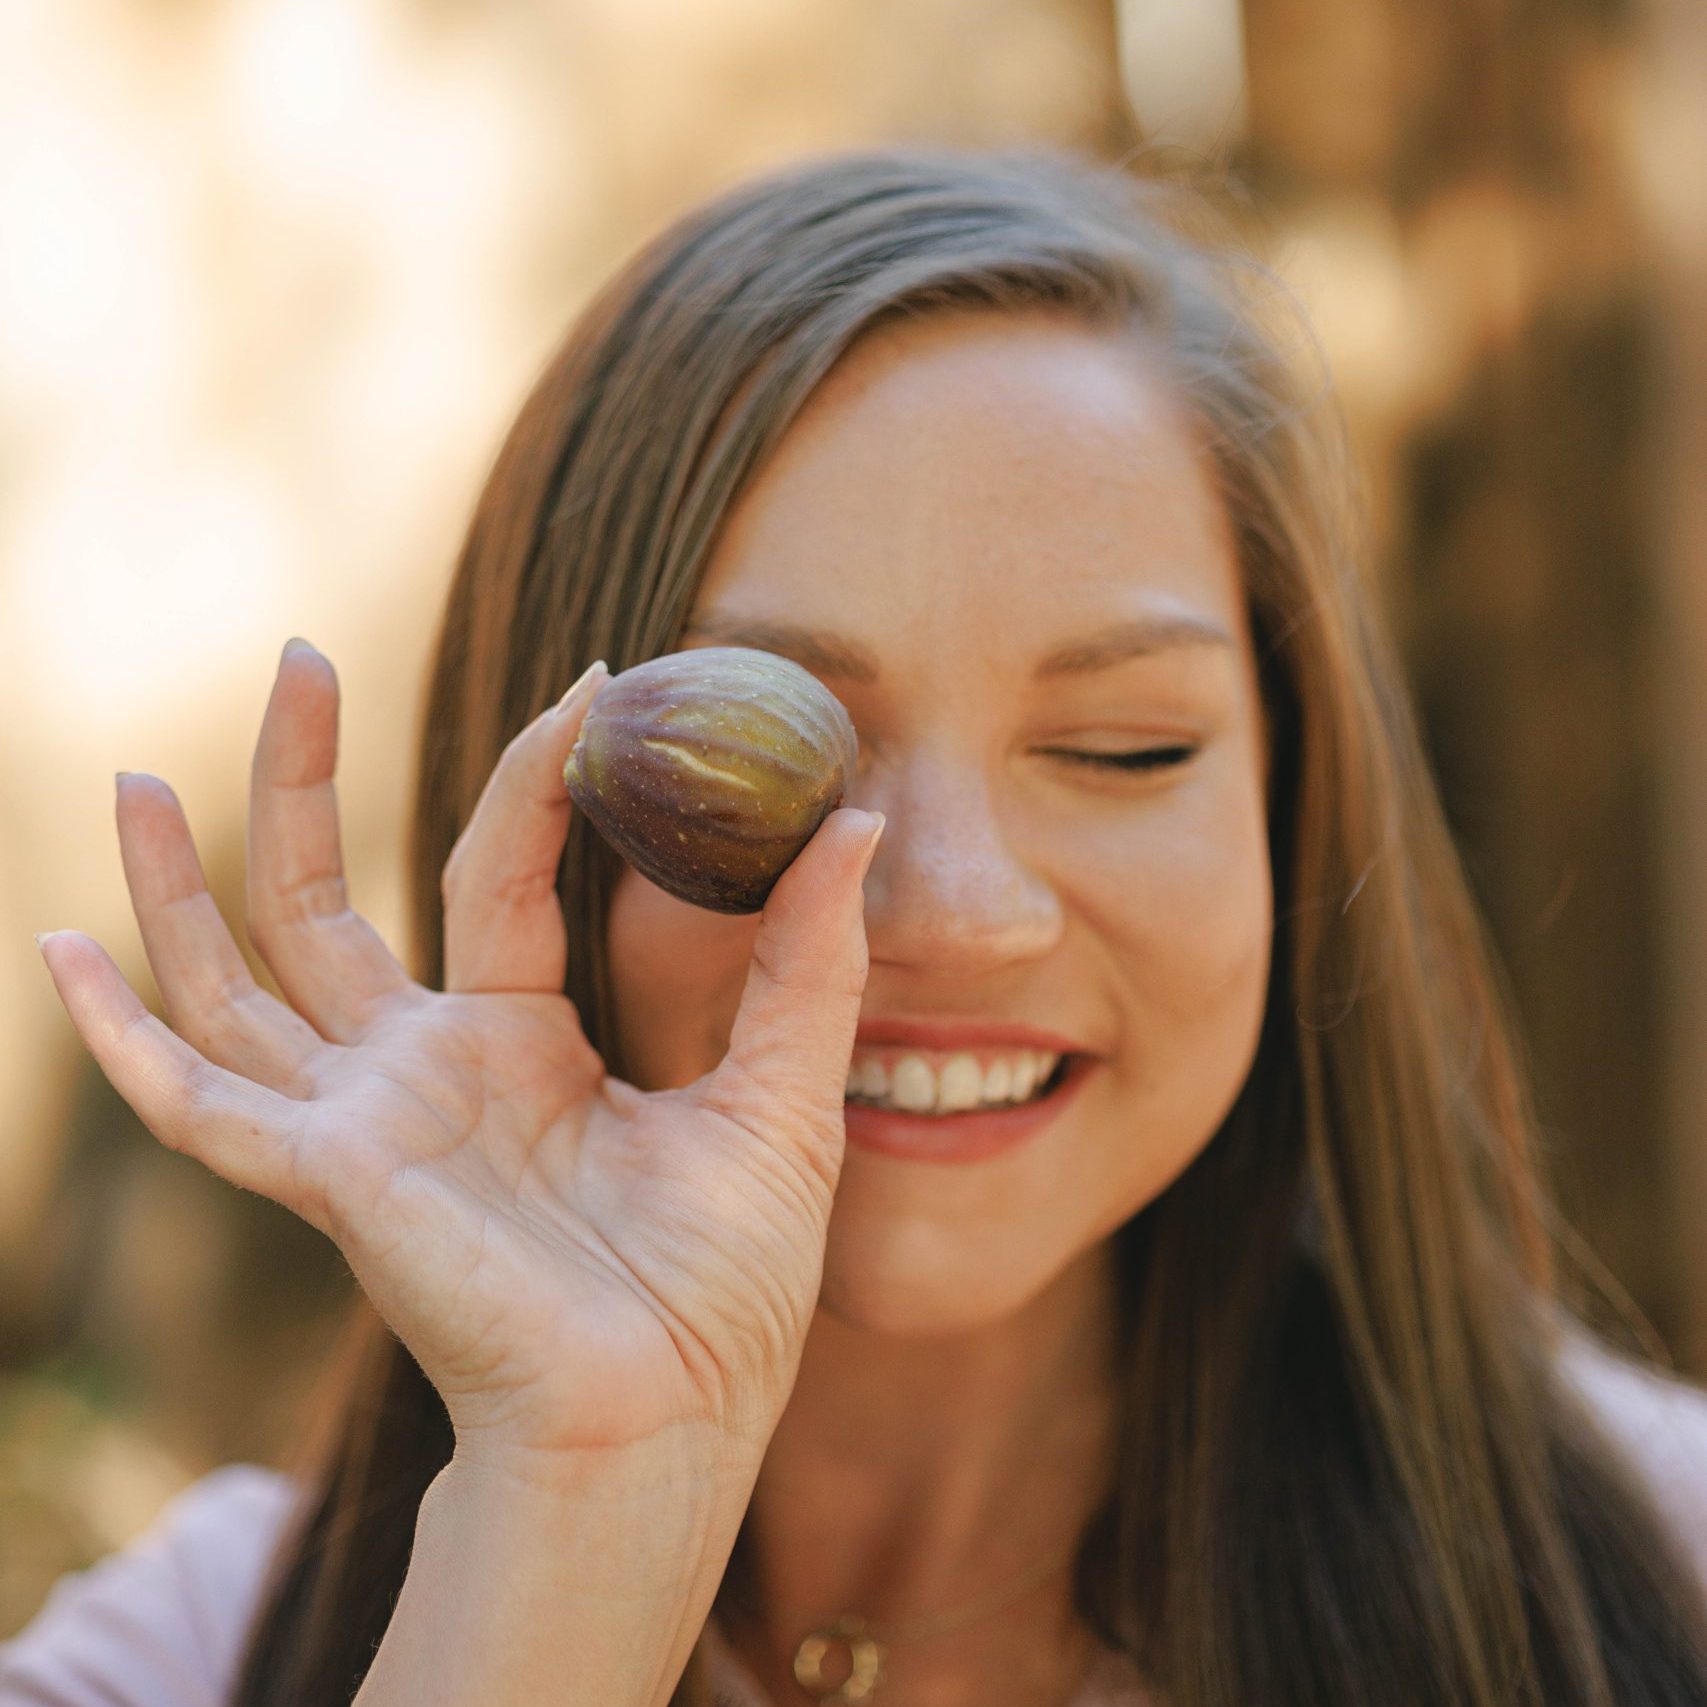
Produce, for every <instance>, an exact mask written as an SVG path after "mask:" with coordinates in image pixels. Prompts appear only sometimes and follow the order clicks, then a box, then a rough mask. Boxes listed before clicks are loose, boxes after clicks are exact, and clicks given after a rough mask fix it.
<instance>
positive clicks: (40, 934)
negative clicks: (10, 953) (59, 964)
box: [36, 931, 59, 948]
mask: <svg viewBox="0 0 1707 1707" xmlns="http://www.w3.org/2000/svg"><path fill="white" fill-rule="evenodd" d="M58 935H59V932H58V931H37V932H36V947H37V948H40V947H41V945H42V944H43V943H44V942H46V941H47V939H48V938H49V937H50V936H58Z"/></svg>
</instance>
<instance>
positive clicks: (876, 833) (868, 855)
mask: <svg viewBox="0 0 1707 1707" xmlns="http://www.w3.org/2000/svg"><path fill="white" fill-rule="evenodd" d="M866 817H868V818H869V819H871V821H872V823H873V824H874V825H875V826H876V827H875V828H874V829H873V830H872V832H871V839H870V841H868V842H867V843H866V844H865V860H864V863H863V864H862V865H861V866H860V868H859V874H860V876H861V877H862V878H863V877H864V876H865V874H866V873H867V872H868V871H870V870H871V862H872V860H873V859H875V858H876V857H877V844H878V843H879V842H880V841H882V840H883V826H884V825H885V824H887V823H888V822H889V820H888V819H887V818H886V817H885V816H884V815H883V814H882V813H881V812H868V813H866Z"/></svg>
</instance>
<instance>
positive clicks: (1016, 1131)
mask: <svg viewBox="0 0 1707 1707" xmlns="http://www.w3.org/2000/svg"><path fill="white" fill-rule="evenodd" d="M883 1041H888V1039H884V1040H883ZM909 1041H911V1040H910V1039H909ZM1096 1065H1097V1063H1096V1061H1095V1060H1094V1059H1093V1058H1092V1057H1091V1056H1089V1055H1072V1056H1069V1057H1068V1060H1067V1065H1066V1070H1065V1072H1064V1073H1063V1075H1062V1078H1061V1083H1060V1084H1058V1085H1057V1086H1056V1087H1055V1089H1054V1090H1052V1091H1051V1092H1050V1093H1049V1095H1048V1096H1046V1097H1040V1098H1038V1100H1037V1101H1036V1102H1025V1103H1020V1104H1019V1105H1018V1106H1017V1107H1014V1108H978V1109H965V1110H962V1111H961V1112H960V1113H959V1114H938V1115H930V1114H903V1113H901V1112H900V1111H899V1110H896V1109H887V1108H867V1107H865V1106H864V1105H863V1104H861V1103H856V1102H850V1103H847V1104H845V1105H844V1106H843V1109H842V1113H843V1115H844V1116H845V1117H846V1120H847V1129H848V1142H849V1143H850V1144H857V1145H858V1146H859V1147H860V1148H861V1149H862V1150H874V1151H876V1152H877V1153H878V1154H880V1155H884V1156H896V1157H899V1158H900V1159H901V1160H903V1161H909V1162H981V1161H983V1160H984V1159H985V1158H986V1157H988V1156H995V1155H999V1154H1000V1153H1001V1152H1002V1151H1004V1150H1011V1149H1012V1148H1013V1147H1014V1146H1015V1145H1016V1144H1019V1143H1023V1142H1024V1140H1025V1139H1027V1138H1029V1137H1031V1136H1032V1134H1033V1133H1035V1132H1037V1131H1038V1130H1039V1129H1040V1128H1041V1127H1043V1126H1046V1125H1047V1124H1048V1123H1049V1122H1050V1121H1051V1120H1053V1119H1054V1118H1055V1117H1056V1116H1057V1115H1058V1114H1059V1113H1060V1112H1061V1111H1062V1109H1064V1108H1065V1107H1066V1106H1067V1104H1068V1103H1069V1102H1071V1101H1072V1100H1073V1098H1074V1097H1075V1096H1077V1095H1078V1093H1079V1088H1080V1087H1081V1086H1082V1085H1083V1084H1084V1082H1085V1080H1086V1078H1087V1077H1088V1076H1089V1075H1090V1073H1091V1071H1092V1070H1093V1069H1094V1068H1095V1067H1096Z"/></svg>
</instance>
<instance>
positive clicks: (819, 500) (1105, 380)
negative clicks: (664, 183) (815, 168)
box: [694, 311, 1244, 651]
mask: <svg viewBox="0 0 1707 1707" xmlns="http://www.w3.org/2000/svg"><path fill="white" fill-rule="evenodd" d="M1243 602H1244V601H1243V595H1242V589H1241V587H1240V583H1239V576H1238V571H1237V564H1236V556H1235V552H1234V548H1233V544H1232V539H1231V530H1230V528H1229V526H1228V522H1227V518H1226V515H1225V512H1224V510H1223V507H1222V505H1221V502H1220V500H1219V497H1218V495H1217V492H1216V488H1215V482H1214V478H1213V473H1212V469H1211V465H1210V463H1209V461H1208V459H1207V457H1206V456H1205V455H1204V453H1203V452H1202V450H1201V448H1200V445H1199V441H1198V436H1197V433H1196V431H1195V428H1194V425H1193V422H1192V420H1191V417H1190V415H1189V413H1188V412H1187V411H1186V409H1185V408H1184V406H1183V405H1182V403H1181V402H1180V400H1179V398H1178V397H1177V395H1176V393H1175V391H1174V389H1173V387H1172V386H1171V384H1170V383H1169V381H1168V379H1167V377H1166V375H1165V373H1164V370H1163V368H1162V366H1161V363H1160V360H1159V358H1158V357H1157V356H1156V355H1155V354H1154V353H1153V352H1152V351H1151V350H1150V349H1148V348H1147V347H1146V346H1145V344H1144V343H1142V342H1141V341H1140V340H1139V338H1138V337H1137V336H1136V335H1134V334H1129V333H1122V332H1116V331H1106V330H1100V329H1093V328H1088V327H1085V326H1083V325H1081V324H1079V323H1077V322H1075V321H1072V320H1070V319H1068V318H1066V317H1064V316H1061V315H1059V314H1052V313H1040V312H1033V313H1026V314H1012V313H1002V314H997V313H993V312H989V311H973V312H957V313H954V314H936V315H930V316H925V317H922V318H920V319H917V320H912V321H900V322H893V323H890V324H888V325H886V326H884V327H882V328H880V329H879V330H877V331H875V332H872V333H870V334H867V335H866V337H865V338H863V339H861V340H860V341H859V342H858V343H856V344H855V345H854V346H853V347H852V349H850V350H849V351H848V352H847V353H846V354H845V355H844V356H843V357H842V359H841V360H840V361H839V362H838V363H837V364H836V366H835V367H834V368H833V369H832V370H831V371H830V373H829V374H828V375H827V376H826V378H825V379H824V380H823V381H822V382H821V383H820V385H819V386H818V388H817V389H816V390H815V391H814V393H813V395H812V396H811V397H810V398H809V399H808V400H807V403H806V404H805V406H804V407H803V408H802V410H801V411H800V413H799V414H798V415H797V416H796V418H795V419H794V421H793V422H791V423H790V425H789V428H788V430H787V431H786V432H785V434H784V435H783V437H782V440H781V442H780V443H779V445H778V446H777V448H776V449H775V451H773V453H772V454H771V456H770V457H769V459H768V460H767V461H766V462H765V464H764V465H763V466H762V467H761V468H760V469H759V470H758V471H757V472H756V474H755V476H754V477H753V479H752V480H751V482H750V483H749V484H748V486H747V487H746V488H745V489H744V490H743V492H742V493H741V495H740V496H739V497H738V499H737V500H736V502H735V504H734V505H733V506H732V508H731V510H730V512H729V514H728V516H727V517H726V518H725V521H724V524H723V526H722V528H721V530H720V532H719V535H718V538H717V541H716V543H715V546H714V549H713V552H712V555H711V559H710V562H709V564H708V566H707V571H706V574H705V577H704V581H703V583H702V585H701V588H700V592H699V596H698V599H697V600H696V604H695V611H694V614H695V616H696V617H698V616H701V615H704V614H706V613H709V612H713V611H715V612H716V613H718V614H719V615H721V616H725V617H729V616H735V617H741V618H763V617H776V618H781V619H785V620H792V621H798V622H804V623H813V624H825V625H829V626H834V627H838V628H841V629H844V630H849V631H852V632H856V633H860V634H862V635H864V636H867V637H869V638H871V639H873V640H874V641H876V642H878V644H879V646H880V648H881V649H888V648H890V647H893V646H894V645H895V644H897V643H898V637H900V636H902V635H912V636H914V637H918V638H922V639H925V640H928V641H929V642H931V643H933V644H938V643H947V642H949V640H950V638H951V636H957V637H958V640H959V643H960V644H962V645H965V646H969V647H983V648H985V649H986V650H987V649H989V648H990V647H992V646H1000V647H1001V649H1002V650H1003V651H1010V650H1011V649H1012V647H1013V645H1014V642H1015V638H1016V636H1019V637H1023V638H1025V639H1027V640H1029V641H1032V642H1035V643H1037V644H1039V645H1041V644H1042V643H1043V642H1044V641H1046V640H1047V639H1048V638H1049V637H1051V636H1059V635H1061V634H1077V633H1079V632H1080V631H1081V630H1083V629H1084V627H1085V624H1086V622H1087V620H1088V621H1091V622H1095V621H1118V620H1123V619H1143V618H1146V617H1149V616H1156V615H1163V616H1173V617H1179V618H1185V619H1188V620H1189V619H1190V618H1191V617H1193V616H1196V617H1198V618H1201V619H1203V620H1204V621H1205V622H1206V623H1213V624H1216V625H1218V626H1221V627H1222V628H1223V629H1225V630H1226V631H1227V632H1229V633H1231V634H1234V635H1239V634H1242V632H1243V629H1244V611H1243Z"/></svg>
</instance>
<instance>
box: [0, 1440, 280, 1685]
mask: <svg viewBox="0 0 1707 1707" xmlns="http://www.w3.org/2000/svg"><path fill="white" fill-rule="evenodd" d="M300 1493H301V1489H300V1486H299V1484H298V1483H297V1482H296V1481H295V1480H293V1479H292V1478H291V1477H289V1476H287V1475H285V1474H284V1473H283V1472H281V1471H278V1470H271V1469H267V1468H265V1467H263V1466H261V1465H258V1464H228V1465H226V1466H224V1467H223V1468H221V1469H218V1470H215V1471H213V1472H212V1473H211V1474H209V1475H207V1476H204V1477H202V1478H201V1479H200V1480H199V1481H197V1482H193V1483H191V1484H190V1486H189V1487H187V1488H185V1489H184V1490H183V1491H182V1492H181V1493H179V1494H177V1495H176V1496H175V1497H174V1498H172V1499H171V1500H169V1501H168V1502H167V1504H166V1506H165V1507H164V1509H163V1510H162V1511H161V1513H160V1515H159V1516H158V1517H157V1518H156V1519H155V1521H154V1523H153V1524H152V1525H151V1526H150V1527H149V1528H148V1529H147V1530H146V1531H144V1533H143V1534H142V1535H140V1536H139V1537H138V1538H137V1539H136V1540H135V1541H133V1542H132V1543H131V1544H130V1545H129V1546H127V1547H125V1548H122V1549H121V1550H120V1551H118V1552H115V1553H111V1554H109V1555H108V1556H107V1557H106V1558H104V1559H101V1560H99V1561H98V1562H97V1563H96V1564H94V1565H92V1566H90V1567H89V1569H87V1570H84V1571H74V1572H72V1573H70V1574H69V1575H67V1576H64V1577H61V1578H60V1580H59V1581H58V1582H57V1583H55V1584H54V1586H53V1588H52V1590H51V1591H50V1592H49V1594H48V1597H47V1600H46V1601H45V1602H44V1603H43V1605H42V1607H41V1609H40V1611H39V1612H37V1614H36V1616H35V1618H34V1619H33V1620H32V1621H31V1622H30V1623H29V1624H28V1625H27V1626H26V1627H25V1628H24V1629H23V1631H22V1632H21V1633H20V1634H18V1635H17V1636H15V1637H13V1638H12V1640H11V1641H9V1642H5V1643H0V1707H224V1704H225V1701H226V1699H227V1697H228V1695H229V1692H230V1688H231V1684H232V1681H233V1679H234V1676H235V1673H236V1668H237V1663H238V1660H239V1658H240V1656H241V1651H242V1646H243V1640H244V1637H245V1636H246V1635H247V1632H248V1626H249V1620H250V1618H251V1617H252V1615H253V1613H254V1610H255V1606H256V1602H257V1599H258V1597H259V1594H260V1590H261V1585H262V1579H263V1577H264V1575H265V1572H266V1568H267V1564H268V1561H269V1560H270V1558H271V1555H272V1551H273V1546H274V1543H275V1542H276V1541H277V1539H278V1537H279V1535H280V1533H281V1532H282V1530H283V1528H284V1526H285V1524H286V1523H287V1522H288V1521H289V1519H290V1517H291V1515H292V1513H293V1511H294V1510H295V1507H296V1502H297V1500H298V1498H299V1497H300Z"/></svg>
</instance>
